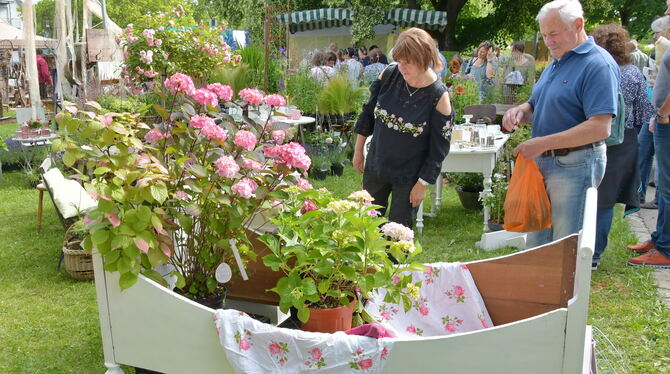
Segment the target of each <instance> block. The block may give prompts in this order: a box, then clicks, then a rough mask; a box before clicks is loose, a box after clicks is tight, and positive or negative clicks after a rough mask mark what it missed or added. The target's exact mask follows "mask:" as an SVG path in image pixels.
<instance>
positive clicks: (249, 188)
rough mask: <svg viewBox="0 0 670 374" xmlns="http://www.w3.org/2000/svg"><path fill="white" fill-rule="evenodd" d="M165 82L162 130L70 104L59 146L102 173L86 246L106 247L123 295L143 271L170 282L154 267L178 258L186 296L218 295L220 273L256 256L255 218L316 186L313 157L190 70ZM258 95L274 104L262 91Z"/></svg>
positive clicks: (70, 158)
mask: <svg viewBox="0 0 670 374" xmlns="http://www.w3.org/2000/svg"><path fill="white" fill-rule="evenodd" d="M164 85H165V87H166V88H167V89H169V90H170V92H171V94H169V95H168V96H167V97H166V101H167V102H169V103H172V105H171V106H170V107H167V108H162V107H158V108H157V112H158V113H160V114H161V116H162V117H163V122H162V123H160V124H158V125H156V126H155V127H154V128H151V129H143V128H146V127H147V126H146V125H144V124H141V123H139V122H138V115H136V114H128V113H122V114H119V113H108V114H106V115H102V114H99V112H98V110H97V109H100V108H99V107H98V106H97V104H95V103H90V105H89V106H90V108H92V110H78V109H76V108H74V107H72V106H69V105H68V106H67V108H66V109H67V110H65V111H64V112H61V113H59V114H58V116H57V120H58V122H59V124H61V126H63V127H64V128H65V129H66V133H65V134H64V136H63V137H62V138H61V139H59V140H58V141H57V142H54V143H55V144H54V147H55V148H56V149H57V150H64V151H65V153H64V156H63V160H64V162H65V164H66V165H67V166H69V167H80V165H82V164H84V165H85V167H86V169H88V170H90V171H92V177H91V178H90V180H89V181H88V183H86V188H87V190H89V191H90V192H91V193H92V194H94V195H95V196H97V197H98V198H99V205H98V208H97V209H96V210H94V211H92V212H91V213H90V214H89V215H88V216H87V220H88V223H89V231H90V234H91V235H90V236H89V238H88V239H87V240H86V241H85V245H86V246H87V247H88V248H91V247H96V248H97V250H98V251H99V252H100V253H101V254H102V255H103V256H104V259H105V266H106V269H107V270H110V271H119V272H120V273H121V279H120V283H121V288H122V289H125V288H127V287H130V286H131V285H132V284H133V283H134V282H135V281H136V279H137V275H138V274H139V273H142V274H145V275H147V276H148V277H150V278H152V279H154V280H156V281H158V282H161V283H164V281H163V279H162V278H161V277H160V275H158V274H157V273H156V272H155V271H153V270H152V268H153V267H155V266H156V265H159V264H164V263H167V262H169V263H171V264H172V265H173V266H174V267H175V268H176V271H175V272H174V275H176V276H177V283H176V286H177V288H179V289H180V290H181V293H183V294H185V295H186V296H189V297H192V298H203V297H209V296H212V295H215V294H217V292H218V291H220V290H219V288H220V287H221V286H220V285H219V283H218V282H217V281H216V279H215V277H214V274H215V272H216V269H217V267H218V266H220V265H221V264H222V263H226V264H234V263H235V261H234V251H235V249H237V250H238V251H239V252H240V254H241V255H242V257H243V258H247V257H248V256H252V252H251V245H250V243H249V240H248V238H247V227H248V225H249V223H250V222H251V220H252V219H253V218H254V216H256V215H257V214H258V213H259V211H262V210H266V209H270V208H271V207H272V206H273V205H277V204H279V203H280V202H281V199H282V198H283V197H284V196H286V193H283V192H281V191H282V190H283V189H286V188H288V187H289V186H291V185H292V184H294V183H296V182H298V183H300V184H303V185H304V184H305V183H306V181H303V180H301V179H300V178H298V177H297V175H296V172H298V173H299V172H301V171H304V170H306V169H308V168H309V165H310V159H309V157H307V155H306V154H305V150H304V149H303V148H302V146H300V144H298V143H292V142H287V138H285V137H286V134H282V136H281V137H277V136H275V133H276V132H278V131H282V132H283V130H280V129H278V128H274V127H273V126H272V124H271V123H269V121H260V120H259V122H255V121H252V120H250V119H249V117H248V116H247V115H246V114H248V113H251V112H257V111H258V109H259V108H258V107H252V106H250V105H248V103H246V102H244V101H239V102H230V101H228V100H230V99H231V97H232V94H231V91H230V88H229V87H227V86H223V85H203V86H202V87H197V86H196V85H195V84H194V83H193V80H192V79H191V77H190V76H188V75H185V74H181V73H175V74H174V75H172V76H170V77H169V78H167V79H166V80H165V82H164ZM253 96H254V98H255V99H257V98H260V102H263V100H265V96H264V95H263V93H262V92H260V91H254V95H253ZM282 100H283V98H281V97H276V96H274V97H272V98H270V99H268V100H266V101H267V102H270V103H273V104H278V103H280V102H281V101H282ZM253 102H254V103H257V102H259V101H258V100H254V101H253ZM219 103H223V104H224V105H225V106H228V107H236V108H238V109H240V110H243V112H244V113H245V116H244V119H245V120H244V122H241V123H237V122H235V121H234V120H233V118H232V117H230V116H229V115H227V114H225V113H220V112H219V111H218V108H219ZM264 105H265V104H264ZM265 109H266V110H268V111H269V112H272V111H273V110H274V108H273V107H272V106H268V107H266V108H265ZM256 115H257V118H260V116H259V113H256ZM147 130H148V131H147ZM279 138H281V140H277V139H279ZM80 171H81V172H82V173H83V170H80ZM296 188H297V187H296ZM231 239H234V240H233V241H231ZM231 267H233V268H235V267H234V266H231Z"/></svg>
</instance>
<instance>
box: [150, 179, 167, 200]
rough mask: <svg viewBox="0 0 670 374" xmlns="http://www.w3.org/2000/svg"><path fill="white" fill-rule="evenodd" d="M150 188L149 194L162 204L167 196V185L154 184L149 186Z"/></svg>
mask: <svg viewBox="0 0 670 374" xmlns="http://www.w3.org/2000/svg"><path fill="white" fill-rule="evenodd" d="M149 188H150V190H151V196H152V197H153V198H154V199H155V200H156V201H157V202H158V203H159V204H162V203H163V202H164V201H165V200H167V198H168V192H167V187H166V186H165V185H164V184H156V185H153V186H151V187H149Z"/></svg>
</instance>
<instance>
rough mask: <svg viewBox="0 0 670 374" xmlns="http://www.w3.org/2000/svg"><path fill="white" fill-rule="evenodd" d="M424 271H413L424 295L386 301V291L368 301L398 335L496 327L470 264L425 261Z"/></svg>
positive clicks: (383, 321)
mask: <svg viewBox="0 0 670 374" xmlns="http://www.w3.org/2000/svg"><path fill="white" fill-rule="evenodd" d="M425 265H426V270H425V271H412V272H409V273H410V274H412V278H413V280H414V282H422V283H421V298H419V299H416V300H412V307H411V308H410V310H409V311H407V312H405V310H404V309H403V307H402V305H398V304H390V303H385V302H384V296H385V295H386V291H385V290H383V289H382V290H381V291H380V292H379V293H377V294H376V295H375V297H374V298H373V299H371V300H369V301H368V303H367V304H366V305H365V309H366V310H367V311H368V312H369V313H370V314H371V315H373V316H376V317H377V321H378V322H379V323H380V324H381V325H382V326H384V327H385V328H386V329H387V330H389V331H391V332H392V333H393V334H394V335H395V336H396V337H397V338H401V339H402V338H420V337H427V336H440V335H450V334H458V333H462V332H468V331H476V330H481V329H484V328H488V327H490V326H493V323H492V322H491V317H490V316H489V313H488V311H487V310H486V306H485V305H484V300H483V299H482V296H481V295H480V294H479V291H478V290H477V286H476V285H475V281H474V279H472V275H471V274H470V270H468V268H467V266H466V265H464V264H460V263H446V262H438V263H433V264H425Z"/></svg>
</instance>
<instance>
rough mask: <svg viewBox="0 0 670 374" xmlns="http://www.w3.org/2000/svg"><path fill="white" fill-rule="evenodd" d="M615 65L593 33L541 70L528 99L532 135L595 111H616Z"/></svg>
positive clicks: (568, 125) (570, 124)
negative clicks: (531, 119) (531, 113)
mask: <svg viewBox="0 0 670 374" xmlns="http://www.w3.org/2000/svg"><path fill="white" fill-rule="evenodd" d="M618 91H619V67H618V66H617V64H616V62H615V61H614V59H613V58H612V56H610V54H609V53H608V52H607V51H606V50H604V49H603V48H601V47H599V46H597V45H596V43H595V41H594V40H593V37H589V38H588V39H587V40H586V41H585V42H584V43H582V44H580V45H578V46H577V47H575V48H574V49H572V50H570V51H568V52H566V53H565V54H564V55H563V57H562V58H561V59H560V60H556V59H554V61H553V62H552V63H551V64H549V66H547V68H546V69H544V71H543V72H542V75H541V76H540V79H539V80H538V81H537V84H535V87H533V94H532V95H531V97H530V99H529V100H528V103H529V104H530V105H531V106H532V107H533V137H538V136H546V135H551V134H555V133H558V132H561V131H565V130H568V129H570V128H572V127H574V126H577V125H579V124H580V123H582V122H584V121H586V120H587V119H588V118H590V117H593V116H595V115H598V114H605V113H610V114H613V115H616V112H617V102H618V100H617V93H618Z"/></svg>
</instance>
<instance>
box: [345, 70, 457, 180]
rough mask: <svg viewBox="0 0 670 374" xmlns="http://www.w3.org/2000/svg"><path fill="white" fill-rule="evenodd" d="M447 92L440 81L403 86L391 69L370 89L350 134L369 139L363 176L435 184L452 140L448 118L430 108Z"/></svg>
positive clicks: (403, 80) (395, 71) (395, 72)
mask: <svg viewBox="0 0 670 374" xmlns="http://www.w3.org/2000/svg"><path fill="white" fill-rule="evenodd" d="M446 90H447V89H446V87H445V86H444V84H443V83H442V82H441V81H440V80H439V79H438V80H436V81H435V82H434V83H433V84H432V85H430V86H427V87H423V88H419V89H417V88H414V87H411V86H408V85H407V83H406V82H405V79H404V78H403V76H402V74H401V73H400V71H399V70H398V69H397V68H396V66H395V65H391V66H389V68H388V69H386V70H385V71H384V73H383V76H382V79H381V80H379V79H378V80H376V81H375V82H373V83H372V85H371V86H370V94H371V95H370V100H369V101H368V103H367V104H365V105H363V112H362V113H361V115H360V116H359V117H358V121H357V122H356V127H355V129H354V132H356V133H357V134H361V135H363V136H371V135H373V134H374V136H373V138H372V141H371V144H370V150H369V151H368V155H367V159H366V162H365V172H366V173H370V172H372V173H374V174H376V175H378V176H379V177H381V178H384V179H387V180H389V181H390V182H391V183H399V184H414V183H416V181H417V180H418V179H419V178H421V179H423V180H425V181H426V182H428V183H435V181H436V180H437V177H438V175H439V174H440V170H441V168H442V161H443V160H444V158H445V157H446V156H447V153H449V140H450V137H451V115H446V116H445V115H443V114H442V113H440V112H439V111H438V110H437V109H436V108H435V107H436V106H437V103H438V101H439V100H440V98H441V97H442V95H443V94H444V92H446ZM410 93H411V95H410Z"/></svg>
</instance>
